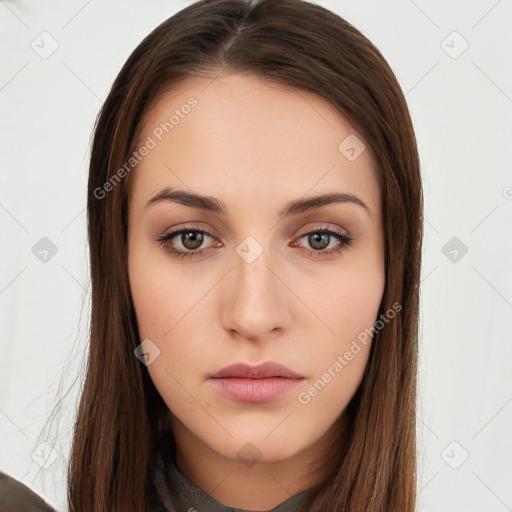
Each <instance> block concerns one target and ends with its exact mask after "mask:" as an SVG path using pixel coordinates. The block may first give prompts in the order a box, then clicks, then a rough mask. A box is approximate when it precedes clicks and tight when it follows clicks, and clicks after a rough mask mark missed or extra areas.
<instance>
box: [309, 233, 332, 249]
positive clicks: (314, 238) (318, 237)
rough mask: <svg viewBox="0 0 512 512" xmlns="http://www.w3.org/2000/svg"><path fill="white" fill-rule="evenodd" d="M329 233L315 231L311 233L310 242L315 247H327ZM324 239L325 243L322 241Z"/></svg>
mask: <svg viewBox="0 0 512 512" xmlns="http://www.w3.org/2000/svg"><path fill="white" fill-rule="evenodd" d="M329 236H330V235H329V234H328V233H315V234H313V235H310V244H311V246H312V247H313V248H314V249H325V248H326V247H327V246H328V245H329ZM322 239H323V242H325V243H323V242H322Z"/></svg>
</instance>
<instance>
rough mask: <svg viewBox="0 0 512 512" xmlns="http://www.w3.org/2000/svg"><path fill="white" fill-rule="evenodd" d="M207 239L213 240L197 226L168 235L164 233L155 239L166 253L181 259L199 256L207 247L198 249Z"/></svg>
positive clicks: (210, 235) (211, 236)
mask: <svg viewBox="0 0 512 512" xmlns="http://www.w3.org/2000/svg"><path fill="white" fill-rule="evenodd" d="M208 238H212V239H213V238H215V237H214V236H213V235H212V234H210V233H208V232H207V231H204V230H202V229H199V228H198V227H197V226H188V227H185V228H183V229H179V230H176V231H172V232H170V233H164V234H163V235H161V236H160V237H158V238H157V241H158V242H160V243H161V244H162V245H163V247H164V249H165V250H166V251H167V252H168V253H170V254H172V255H174V256H176V257H178V258H182V259H183V258H192V257H194V256H201V255H202V254H203V253H204V252H205V250H206V249H207V247H206V248H205V247H203V249H201V250H198V249H199V248H200V247H201V246H202V245H203V243H204V242H205V240H207V239H208ZM173 239H177V241H173Z"/></svg>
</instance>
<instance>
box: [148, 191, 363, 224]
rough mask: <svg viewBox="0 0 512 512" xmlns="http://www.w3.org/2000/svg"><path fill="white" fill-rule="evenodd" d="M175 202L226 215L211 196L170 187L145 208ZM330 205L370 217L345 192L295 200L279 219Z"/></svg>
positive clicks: (361, 204)
mask: <svg viewBox="0 0 512 512" xmlns="http://www.w3.org/2000/svg"><path fill="white" fill-rule="evenodd" d="M169 201H170V202H175V203H179V204H182V205H185V206H191V207H193V208H200V209H201V210H205V211H208V212H213V213H220V214H223V215H224V214H226V213H227V212H226V209H225V208H224V206H223V203H222V201H220V200H219V199H216V198H215V197H211V196H202V195H199V194H194V193H191V192H186V191H185V190H173V189H172V188H171V187H166V188H164V189H162V190H161V191H160V192H158V194H156V195H155V196H154V197H152V198H151V199H150V200H149V201H148V202H147V203H146V205H145V208H147V207H148V206H150V205H153V204H157V203H162V202H169ZM332 203H352V204H355V205H358V206H360V207H361V208H363V209H364V210H365V211H366V212H367V213H368V215H370V216H371V210H370V208H369V207H368V206H367V205H366V204H365V203H364V202H363V201H362V200H361V199H359V198H358V197H356V196H355V195H353V194H349V193H346V192H337V193H331V194H323V195H320V196H316V197H311V198H308V199H297V200H294V201H290V202H288V203H287V204H286V205H285V207H284V208H283V209H282V210H280V211H279V217H280V218H284V217H288V216H289V215H297V214H299V213H304V212H306V211H309V210H314V209H316V208H321V207H322V206H326V205H328V204H332Z"/></svg>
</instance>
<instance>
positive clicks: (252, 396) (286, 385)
mask: <svg viewBox="0 0 512 512" xmlns="http://www.w3.org/2000/svg"><path fill="white" fill-rule="evenodd" d="M303 380H304V379H302V378H300V379H289V378H286V377H270V378H266V379H241V378H238V377H229V378H222V379H210V382H211V383H212V384H213V385H214V386H215V387H216V388H217V390H218V391H220V392H221V393H222V394H224V395H226V396H228V397H229V398H232V399H233V400H239V401H240V402H256V403H262V402H270V401H272V400H274V399H276V398H277V397H279V396H281V395H284V394H285V393H288V392H289V391H291V390H292V389H294V388H295V387H297V386H298V385H299V383H300V382H302V381H303Z"/></svg>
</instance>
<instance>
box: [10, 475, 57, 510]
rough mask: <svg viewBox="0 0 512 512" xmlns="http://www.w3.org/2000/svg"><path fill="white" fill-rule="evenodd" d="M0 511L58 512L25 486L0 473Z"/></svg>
mask: <svg viewBox="0 0 512 512" xmlns="http://www.w3.org/2000/svg"><path fill="white" fill-rule="evenodd" d="M0 510H2V512H56V511H55V509H54V508H52V507H51V506H50V505H48V503H46V502H45V501H44V500H43V499H42V498H41V497H40V496H38V495H37V494H36V493H35V492H34V491H32V490H31V489H30V488H29V487H27V486H26V485H25V484H22V483H21V482H19V481H18V480H16V479H15V478H13V477H11V476H9V475H7V474H6V473H3V472H2V471H0Z"/></svg>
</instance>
